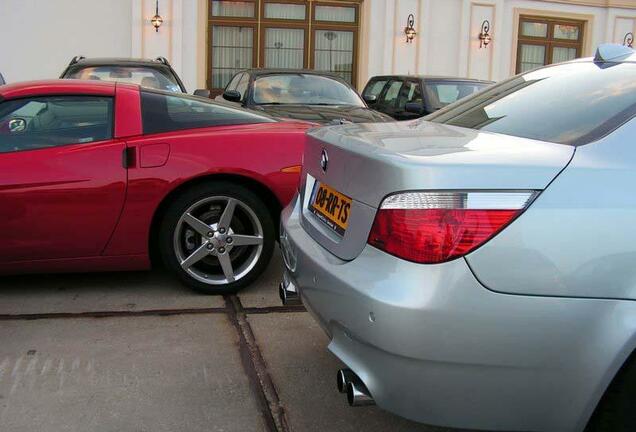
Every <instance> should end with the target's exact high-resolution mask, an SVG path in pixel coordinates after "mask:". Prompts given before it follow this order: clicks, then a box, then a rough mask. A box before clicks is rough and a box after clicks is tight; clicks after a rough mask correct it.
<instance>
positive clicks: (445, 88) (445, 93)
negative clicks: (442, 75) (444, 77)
mask: <svg viewBox="0 0 636 432" xmlns="http://www.w3.org/2000/svg"><path fill="white" fill-rule="evenodd" d="M488 85H489V84H486V83H472V82H448V81H442V82H430V81H429V82H426V85H425V89H426V97H427V98H428V102H429V105H430V106H431V108H432V109H434V110H438V109H440V108H442V107H445V106H446V105H448V104H452V103H453V102H456V101H458V100H460V99H463V98H465V97H466V96H470V95H471V94H473V93H476V92H478V91H479V90H482V89H484V88H486V87H488Z"/></svg>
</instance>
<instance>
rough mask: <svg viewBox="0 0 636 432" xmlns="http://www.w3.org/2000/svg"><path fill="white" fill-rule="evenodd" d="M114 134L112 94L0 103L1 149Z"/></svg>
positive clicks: (77, 141) (33, 147)
mask: <svg viewBox="0 0 636 432" xmlns="http://www.w3.org/2000/svg"><path fill="white" fill-rule="evenodd" d="M112 136H113V98H111V97H100V96H46V97H34V98H25V99H17V100H10V101H6V102H3V103H1V104H0V153H7V152H16V151H24V150H37V149H41V148H47V147H56V146H61V145H68V144H83V143H91V142H95V141H103V140H108V139H111V138H112Z"/></svg>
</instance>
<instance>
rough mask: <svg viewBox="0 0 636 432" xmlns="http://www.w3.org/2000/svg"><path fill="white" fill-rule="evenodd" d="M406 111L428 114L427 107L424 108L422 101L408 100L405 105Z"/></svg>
mask: <svg viewBox="0 0 636 432" xmlns="http://www.w3.org/2000/svg"><path fill="white" fill-rule="evenodd" d="M404 111H406V112H410V113H414V114H419V115H424V114H426V108H424V104H423V103H422V102H407V104H406V106H404Z"/></svg>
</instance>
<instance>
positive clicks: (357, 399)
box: [347, 378, 375, 407]
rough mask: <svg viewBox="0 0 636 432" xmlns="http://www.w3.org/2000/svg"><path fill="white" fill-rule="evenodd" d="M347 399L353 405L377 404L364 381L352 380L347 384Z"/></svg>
mask: <svg viewBox="0 0 636 432" xmlns="http://www.w3.org/2000/svg"><path fill="white" fill-rule="evenodd" d="M347 401H348V402H349V405H350V406H352V407H361V406H370V405H375V401H374V400H373V397H372V396H371V393H369V390H368V389H367V387H366V386H365V385H364V383H363V382H362V381H360V379H359V378H358V381H357V382H356V381H350V382H349V384H347Z"/></svg>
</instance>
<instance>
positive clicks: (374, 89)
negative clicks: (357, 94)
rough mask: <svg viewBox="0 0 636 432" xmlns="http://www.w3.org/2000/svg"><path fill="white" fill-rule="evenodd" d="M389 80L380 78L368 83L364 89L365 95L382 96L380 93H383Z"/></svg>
mask: <svg viewBox="0 0 636 432" xmlns="http://www.w3.org/2000/svg"><path fill="white" fill-rule="evenodd" d="M387 81H388V80H385V79H383V80H378V81H371V82H370V83H369V84H367V86H366V88H365V89H364V93H363V95H364V97H367V96H375V97H376V98H377V97H380V93H382V89H383V88H384V86H385V85H386V83H387Z"/></svg>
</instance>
